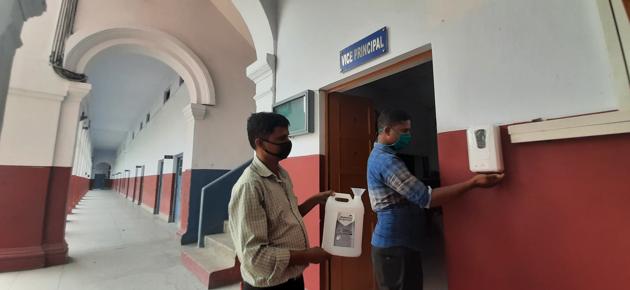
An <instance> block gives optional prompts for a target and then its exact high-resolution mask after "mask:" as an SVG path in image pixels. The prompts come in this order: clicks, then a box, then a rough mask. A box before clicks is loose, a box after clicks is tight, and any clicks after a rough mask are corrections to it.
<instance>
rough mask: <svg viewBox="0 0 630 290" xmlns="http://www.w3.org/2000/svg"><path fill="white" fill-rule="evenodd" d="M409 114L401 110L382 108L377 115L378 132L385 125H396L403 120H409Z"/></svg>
mask: <svg viewBox="0 0 630 290" xmlns="http://www.w3.org/2000/svg"><path fill="white" fill-rule="evenodd" d="M410 120H411V116H410V115H409V114H408V113H407V112H405V111H403V110H384V111H382V112H381V114H380V116H378V123H377V124H378V130H379V132H380V131H381V130H383V129H385V127H387V126H392V125H396V124H399V123H402V122H405V121H410Z"/></svg>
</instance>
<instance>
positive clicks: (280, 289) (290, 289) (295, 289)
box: [243, 276, 304, 290]
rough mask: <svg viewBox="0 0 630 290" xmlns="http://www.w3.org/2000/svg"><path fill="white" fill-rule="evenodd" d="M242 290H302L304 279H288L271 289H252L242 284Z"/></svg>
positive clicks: (244, 283)
mask: <svg viewBox="0 0 630 290" xmlns="http://www.w3.org/2000/svg"><path fill="white" fill-rule="evenodd" d="M243 290H304V277H302V276H300V277H297V278H294V279H290V280H289V281H287V282H284V283H282V284H280V285H276V286H272V287H254V286H252V285H249V284H247V282H243Z"/></svg>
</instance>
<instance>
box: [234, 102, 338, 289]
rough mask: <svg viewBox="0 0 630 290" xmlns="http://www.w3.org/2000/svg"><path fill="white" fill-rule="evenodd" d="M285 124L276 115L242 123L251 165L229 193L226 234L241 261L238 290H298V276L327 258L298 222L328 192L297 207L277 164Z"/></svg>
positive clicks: (286, 145) (282, 154) (286, 147)
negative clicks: (240, 289) (229, 236)
mask: <svg viewBox="0 0 630 290" xmlns="http://www.w3.org/2000/svg"><path fill="white" fill-rule="evenodd" d="M288 128H289V120H287V119H286V118H285V117H284V116H282V115H279V114H275V113H266V112H262V113H256V114H252V115H251V117H249V119H248V120H247V135H248V138H249V142H250V145H251V146H252V148H253V149H254V150H256V155H255V156H254V160H253V161H252V164H251V165H250V166H249V167H248V168H247V169H245V171H244V172H243V174H242V175H241V177H240V178H239V180H238V181H237V182H236V184H235V185H234V187H233V188H232V197H231V199H230V204H229V206H228V213H229V224H230V234H231V236H232V239H233V241H234V247H235V251H236V255H237V256H238V259H239V261H241V275H242V277H243V281H244V282H243V289H244V290H253V289H269V290H272V289H273V290H281V289H287V290H303V289H304V279H303V278H302V272H303V271H304V269H306V267H308V265H309V264H314V263H317V264H319V263H322V262H324V261H326V260H327V259H328V258H329V257H330V254H328V253H327V252H325V251H324V250H323V249H322V248H320V247H310V245H309V243H308V237H307V233H306V227H305V226H304V221H303V220H302V217H303V216H305V215H306V214H307V213H308V212H309V211H310V210H311V209H313V208H314V207H315V206H317V205H318V204H324V203H325V202H326V200H327V199H328V197H329V196H331V195H332V192H330V191H326V192H320V193H317V194H315V195H313V196H311V197H310V198H308V199H306V200H305V201H304V202H303V203H302V204H300V205H298V203H297V198H296V197H295V194H294V193H293V183H292V182H291V178H290V177H289V174H288V173H287V172H286V170H284V169H283V168H282V167H281V166H280V164H279V162H280V160H283V159H285V158H287V157H288V156H289V153H290V152H291V146H292V145H291V141H290V140H289V129H288Z"/></svg>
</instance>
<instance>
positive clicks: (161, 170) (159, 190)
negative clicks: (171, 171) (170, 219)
mask: <svg viewBox="0 0 630 290" xmlns="http://www.w3.org/2000/svg"><path fill="white" fill-rule="evenodd" d="M157 168H158V171H157V185H156V186H155V188H156V189H155V207H154V208H153V214H159V213H160V200H161V199H162V174H163V173H164V159H160V160H158V167H157Z"/></svg>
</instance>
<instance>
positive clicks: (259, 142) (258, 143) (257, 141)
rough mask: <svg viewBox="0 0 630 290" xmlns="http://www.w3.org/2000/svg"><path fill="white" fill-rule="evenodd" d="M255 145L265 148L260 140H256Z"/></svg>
mask: <svg viewBox="0 0 630 290" xmlns="http://www.w3.org/2000/svg"><path fill="white" fill-rule="evenodd" d="M254 145H256V147H263V145H262V140H260V138H256V139H254Z"/></svg>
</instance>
